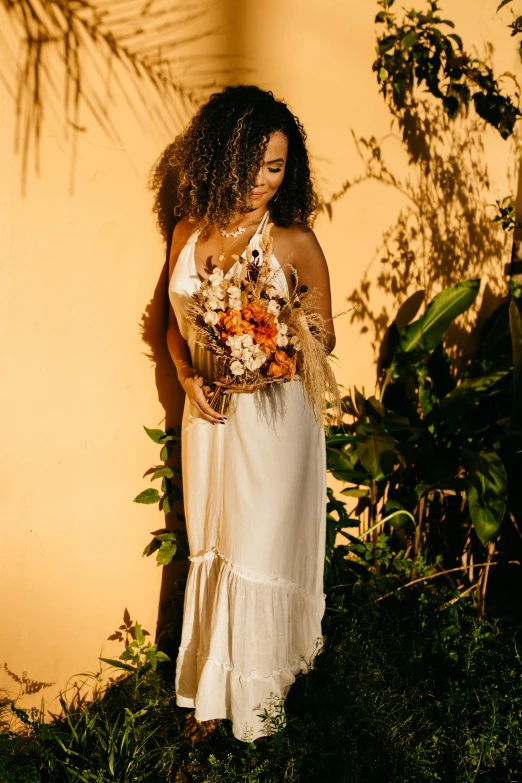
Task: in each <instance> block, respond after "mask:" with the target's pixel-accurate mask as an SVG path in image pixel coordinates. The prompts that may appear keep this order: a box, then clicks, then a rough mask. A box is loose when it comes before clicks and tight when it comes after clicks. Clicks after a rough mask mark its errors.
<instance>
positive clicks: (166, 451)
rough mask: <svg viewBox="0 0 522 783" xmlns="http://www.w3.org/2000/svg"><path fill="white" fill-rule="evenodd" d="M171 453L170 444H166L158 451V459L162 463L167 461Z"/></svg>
mask: <svg viewBox="0 0 522 783" xmlns="http://www.w3.org/2000/svg"><path fill="white" fill-rule="evenodd" d="M171 453H172V447H171V445H170V443H166V444H165V445H164V446H163V448H162V449H161V451H160V459H162V460H163V461H165V460H167V459H168V458H169V457H170V455H171Z"/></svg>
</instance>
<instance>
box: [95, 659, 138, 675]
mask: <svg viewBox="0 0 522 783" xmlns="http://www.w3.org/2000/svg"><path fill="white" fill-rule="evenodd" d="M99 660H100V661H104V662H105V663H110V664H111V666H115V667H116V668H117V669H125V670H126V671H128V672H135V671H136V669H135V668H134V666H129V665H128V664H126V663H122V661H115V660H112V659H111V658H101V657H100V659H99Z"/></svg>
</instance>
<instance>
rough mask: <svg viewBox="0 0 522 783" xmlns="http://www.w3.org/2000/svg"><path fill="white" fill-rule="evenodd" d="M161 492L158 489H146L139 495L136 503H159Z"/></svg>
mask: <svg viewBox="0 0 522 783" xmlns="http://www.w3.org/2000/svg"><path fill="white" fill-rule="evenodd" d="M159 501H160V494H159V492H158V490H157V489H144V490H143V492H140V494H139V495H137V497H135V498H134V503H159Z"/></svg>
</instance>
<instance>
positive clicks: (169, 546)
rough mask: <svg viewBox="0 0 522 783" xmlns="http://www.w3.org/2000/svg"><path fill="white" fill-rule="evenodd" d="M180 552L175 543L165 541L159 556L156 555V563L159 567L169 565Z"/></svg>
mask: <svg viewBox="0 0 522 783" xmlns="http://www.w3.org/2000/svg"><path fill="white" fill-rule="evenodd" d="M177 550H178V545H177V544H176V543H175V542H174V541H163V542H162V544H161V546H160V548H159V550H158V554H157V555H156V562H157V564H158V565H168V564H169V563H170V561H171V560H172V558H173V557H174V555H175V554H176V552H177Z"/></svg>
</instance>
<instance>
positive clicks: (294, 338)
mask: <svg viewBox="0 0 522 783" xmlns="http://www.w3.org/2000/svg"><path fill="white" fill-rule="evenodd" d="M290 343H291V345H293V346H294V348H295V350H296V351H300V350H301V340H300V339H299V337H298V336H297V334H294V335H293V336H292V337H291V338H290Z"/></svg>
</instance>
